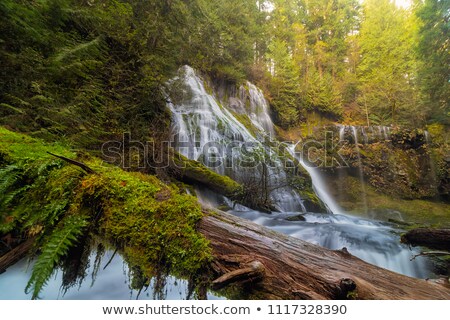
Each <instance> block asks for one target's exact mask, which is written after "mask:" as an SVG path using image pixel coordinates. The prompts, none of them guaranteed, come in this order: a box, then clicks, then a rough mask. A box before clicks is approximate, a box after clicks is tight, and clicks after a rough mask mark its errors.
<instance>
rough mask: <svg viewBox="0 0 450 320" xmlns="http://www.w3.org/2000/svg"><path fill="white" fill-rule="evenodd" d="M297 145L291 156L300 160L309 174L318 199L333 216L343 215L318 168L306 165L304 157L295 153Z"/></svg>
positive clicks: (292, 148)
mask: <svg viewBox="0 0 450 320" xmlns="http://www.w3.org/2000/svg"><path fill="white" fill-rule="evenodd" d="M295 147H296V146H295V145H292V146H291V147H290V148H289V152H290V153H291V155H292V156H293V157H294V158H296V159H297V160H298V162H299V163H300V164H301V165H302V167H303V168H304V169H305V170H306V171H307V172H308V174H309V175H310V177H311V181H312V185H313V189H314V192H315V193H316V195H317V197H319V199H320V200H321V201H322V202H323V203H324V204H325V206H326V207H327V209H328V211H329V212H330V213H333V214H342V213H343V211H342V209H341V208H340V207H339V205H338V204H337V203H336V201H335V200H334V199H333V198H332V197H331V195H330V193H329V191H328V188H327V186H326V183H325V180H324V179H323V177H322V175H321V173H320V171H319V169H318V168H316V167H314V166H313V165H312V164H308V163H306V161H305V160H304V159H303V155H301V154H299V153H297V152H295Z"/></svg>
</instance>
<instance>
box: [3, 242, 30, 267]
mask: <svg viewBox="0 0 450 320" xmlns="http://www.w3.org/2000/svg"><path fill="white" fill-rule="evenodd" d="M35 240H36V239H35V238H30V239H28V240H26V241H25V242H22V243H21V244H19V245H18V246H17V247H15V248H14V249H12V250H11V251H9V252H7V253H5V254H4V255H2V256H1V257H0V274H1V273H3V272H5V271H6V269H8V268H9V267H10V266H12V265H13V264H15V263H16V262H18V261H19V260H20V259H22V258H24V257H25V256H26V255H27V254H28V253H29V251H30V250H31V248H32V247H33V245H34V241H35Z"/></svg>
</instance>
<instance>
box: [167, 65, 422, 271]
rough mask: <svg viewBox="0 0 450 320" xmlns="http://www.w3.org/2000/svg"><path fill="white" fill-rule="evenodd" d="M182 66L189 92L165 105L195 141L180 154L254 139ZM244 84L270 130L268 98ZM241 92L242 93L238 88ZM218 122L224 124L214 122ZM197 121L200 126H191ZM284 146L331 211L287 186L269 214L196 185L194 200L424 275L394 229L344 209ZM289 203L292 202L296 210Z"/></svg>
mask: <svg viewBox="0 0 450 320" xmlns="http://www.w3.org/2000/svg"><path fill="white" fill-rule="evenodd" d="M185 71H186V72H185V81H184V82H185V84H186V87H187V88H191V89H190V91H192V95H191V98H190V99H186V101H185V102H183V103H182V104H181V105H173V104H172V105H170V106H169V107H170V108H171V110H172V112H173V113H174V116H173V120H174V134H176V133H179V136H180V137H183V139H187V140H188V141H189V145H194V146H196V148H195V152H187V153H183V154H185V155H186V156H189V157H190V158H191V159H195V160H199V159H200V157H201V155H202V151H201V150H202V149H201V146H203V145H204V144H206V143H207V142H209V141H211V140H209V139H213V140H212V141H215V142H219V143H220V142H222V141H236V140H238V139H237V138H238V137H239V138H240V139H241V140H246V141H247V140H248V141H257V139H256V138H255V137H254V136H252V134H251V133H250V132H249V131H248V129H247V128H245V127H244V126H243V125H242V124H240V123H239V121H238V120H237V119H236V118H235V117H234V116H233V115H232V114H231V113H230V112H228V111H227V110H226V108H224V107H221V106H219V105H218V103H217V102H216V100H215V98H214V97H213V96H212V95H210V94H208V93H207V92H206V91H205V90H204V87H203V83H202V80H201V78H200V77H198V76H197V75H196V74H195V72H194V71H193V70H192V69H190V68H188V67H185ZM248 87H249V93H248V94H249V95H250V96H252V97H253V98H250V101H251V103H250V110H247V114H248V115H249V117H250V119H251V120H252V123H253V124H254V127H255V128H256V129H257V130H258V132H259V133H261V128H262V129H264V131H265V133H268V134H271V133H272V132H274V130H273V123H272V121H271V120H270V116H269V111H268V105H267V102H266V101H265V99H264V97H263V96H262V92H261V91H260V90H258V89H255V88H256V87H253V86H250V85H248ZM241 90H242V89H241ZM241 96H243V94H242V93H241ZM241 105H244V106H245V102H241ZM220 122H221V123H223V125H221V126H219V125H218V124H219V123H220ZM199 127H200V130H198V129H196V128H199ZM350 131H351V134H352V135H354V140H355V142H356V145H357V147H358V148H359V146H358V143H359V140H358V134H357V129H356V127H350ZM383 131H384V132H385V135H387V134H388V129H387V128H383ZM347 132H348V130H347V129H346V127H341V129H340V139H341V140H344V139H345V134H346V133H347ZM362 135H363V136H364V137H365V138H364V140H365V141H364V142H366V139H367V140H368V137H367V134H366V131H364V134H363V133H362ZM366 137H367V138H366ZM263 147H264V152H266V153H270V148H269V147H267V146H263ZM289 151H290V152H291V154H292V155H293V156H295V157H296V158H297V159H298V160H299V162H300V164H301V165H302V166H303V167H304V169H305V170H306V171H307V172H308V173H309V175H310V176H311V179H312V183H313V188H314V191H315V192H316V194H317V196H318V197H319V198H320V199H321V201H322V202H323V203H324V204H325V205H326V207H327V208H328V209H329V211H330V212H331V213H333V214H321V213H306V214H305V213H304V210H302V205H301V199H300V198H299V196H298V194H296V193H295V192H293V190H291V189H289V188H281V189H277V190H275V191H274V192H272V194H271V195H272V197H273V199H275V200H276V201H277V202H278V203H279V205H280V209H282V210H280V211H284V213H272V214H270V215H268V214H264V213H262V212H258V211H254V210H250V209H248V208H245V207H243V206H234V204H233V203H231V202H230V201H229V200H228V199H226V198H224V197H223V196H220V195H217V194H214V193H212V192H211V191H207V190H202V189H201V188H199V189H198V190H197V195H198V197H199V201H200V202H201V203H203V204H204V205H207V206H211V207H219V206H224V205H228V206H229V207H230V208H231V207H233V206H234V209H233V210H230V212H231V213H233V214H236V215H238V216H240V217H244V218H247V219H249V220H252V221H254V222H256V223H258V224H261V225H264V226H267V227H269V228H272V229H274V230H277V231H279V232H283V233H285V234H288V235H291V236H294V237H298V238H300V239H303V240H306V241H309V242H312V243H315V244H318V245H321V246H324V247H327V248H330V249H342V248H343V247H346V248H347V249H348V251H349V252H350V253H352V254H354V255H356V256H358V257H360V258H361V259H364V260H365V261H368V262H370V263H373V264H375V265H378V266H380V267H383V268H387V269H390V270H392V271H395V272H399V273H403V274H406V275H409V276H413V277H422V278H423V277H427V276H429V271H428V268H427V260H426V259H425V258H418V259H416V260H414V261H410V258H411V256H412V255H413V254H414V253H415V251H411V250H410V249H408V248H407V247H406V246H404V245H402V244H400V242H399V235H398V232H396V231H395V230H394V229H392V228H391V227H390V226H388V225H386V224H383V223H381V222H376V221H371V220H367V219H362V218H358V217H353V216H351V215H349V214H347V213H346V212H344V210H342V208H340V207H339V205H338V204H337V203H336V201H335V200H334V199H333V197H332V196H331V195H330V192H329V190H328V186H327V183H326V181H325V179H324V177H323V176H322V173H321V171H320V170H319V168H315V167H313V166H311V165H308V163H307V162H306V161H304V160H303V157H302V155H300V154H296V152H295V146H291V147H290V148H289ZM358 155H359V152H358ZM240 156H241V155H240V154H239V153H238V154H237V155H236V157H240ZM273 162H274V163H275V166H273V167H272V168H271V171H270V180H271V183H272V184H274V183H276V182H277V180H279V181H284V180H285V176H286V172H285V171H284V170H282V168H281V167H280V166H281V163H279V162H278V160H277V159H275V160H274V161H273ZM223 171H225V170H223ZM231 171H232V172H229V171H228V172H227V174H228V175H230V176H234V177H235V178H239V175H240V174H242V173H243V172H242V171H241V170H240V169H239V168H237V167H232V168H231ZM218 172H220V171H218ZM362 182H363V181H362ZM344 187H345V186H344ZM363 187H364V186H363V185H362V188H363ZM364 193H365V192H363V194H364ZM294 207H297V210H295V208H294ZM300 213H302V214H303V217H304V218H305V219H306V221H298V222H293V221H287V220H286V218H287V217H292V216H296V215H299V214H300Z"/></svg>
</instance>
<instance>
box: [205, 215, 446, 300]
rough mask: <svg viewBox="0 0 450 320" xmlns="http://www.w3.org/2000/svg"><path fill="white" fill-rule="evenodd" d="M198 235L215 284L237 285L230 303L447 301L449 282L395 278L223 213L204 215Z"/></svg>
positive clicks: (346, 256)
mask: <svg viewBox="0 0 450 320" xmlns="http://www.w3.org/2000/svg"><path fill="white" fill-rule="evenodd" d="M199 230H200V232H201V233H202V234H204V235H205V236H206V238H208V239H209V241H210V242H211V247H212V249H213V256H214V261H213V262H212V263H211V269H212V272H213V275H214V277H216V278H217V280H216V281H214V282H213V284H214V285H217V284H219V286H218V287H227V286H239V287H238V289H239V290H228V291H226V294H227V295H228V297H229V298H232V299H243V298H245V299H288V300H289V299H347V298H356V299H393V300H399V299H413V300H419V299H450V286H449V285H448V281H446V284H444V283H438V282H437V281H436V282H435V281H426V280H419V279H414V278H409V277H407V276H403V275H400V274H396V273H394V272H391V271H388V270H385V269H382V268H379V267H376V266H373V265H370V264H368V263H366V262H364V261H362V260H360V259H358V258H356V257H354V256H352V255H351V254H349V253H348V251H347V250H346V249H345V248H343V250H339V251H332V250H328V249H325V248H322V247H319V246H316V245H313V244H310V243H307V242H305V241H302V240H299V239H296V238H292V237H289V236H285V235H282V234H279V233H277V232H274V231H271V230H269V229H267V228H264V227H261V226H258V225H256V224H254V223H252V222H250V221H247V220H243V219H241V218H238V217H235V216H232V215H230V214H227V213H224V212H216V213H212V214H211V215H209V216H206V217H205V218H204V219H203V220H202V221H201V223H200V225H199ZM252 266H253V267H252ZM255 266H257V267H255ZM246 275H248V277H246ZM230 279H231V281H229V280H230ZM227 281H229V283H227ZM214 285H213V287H214ZM232 292H237V294H233V293H232Z"/></svg>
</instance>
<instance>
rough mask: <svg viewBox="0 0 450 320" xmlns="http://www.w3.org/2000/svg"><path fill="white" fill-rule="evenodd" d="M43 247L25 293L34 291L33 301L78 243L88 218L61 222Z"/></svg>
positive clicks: (70, 218)
mask: <svg viewBox="0 0 450 320" xmlns="http://www.w3.org/2000/svg"><path fill="white" fill-rule="evenodd" d="M61 225H62V226H61V227H60V228H58V226H57V227H56V228H55V230H53V232H52V234H51V235H50V236H49V237H48V240H47V242H46V243H45V244H44V245H43V246H42V249H41V253H40V255H39V257H38V259H37V261H36V263H35V264H34V266H33V272H32V273H31V277H30V280H29V281H28V284H27V287H26V288H25V291H30V290H31V291H32V292H33V295H32V299H36V298H38V296H39V293H40V292H41V290H42V288H43V287H44V286H45V284H46V283H47V281H48V279H49V278H50V277H51V275H52V274H53V273H54V271H55V266H56V265H57V264H58V263H59V261H60V259H61V258H62V257H64V256H65V255H66V254H67V252H68V251H69V249H70V248H71V247H72V246H73V245H75V244H76V243H77V241H78V237H79V236H80V235H82V234H83V230H84V229H85V228H86V226H87V225H88V222H87V220H86V218H84V217H81V216H68V217H67V218H65V219H64V220H63V221H61Z"/></svg>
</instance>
